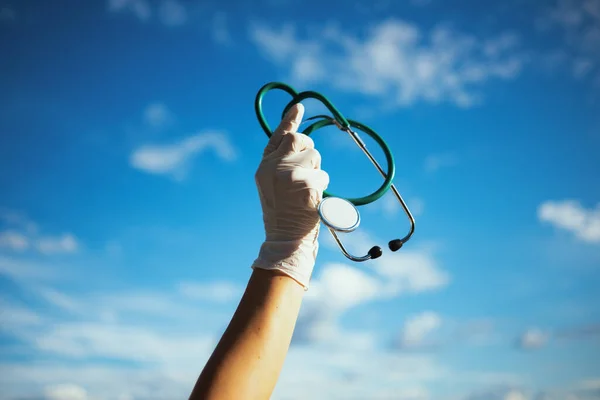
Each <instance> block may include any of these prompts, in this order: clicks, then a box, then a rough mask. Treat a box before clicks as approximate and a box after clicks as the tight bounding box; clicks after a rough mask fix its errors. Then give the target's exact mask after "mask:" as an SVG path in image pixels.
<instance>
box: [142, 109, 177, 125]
mask: <svg viewBox="0 0 600 400" xmlns="http://www.w3.org/2000/svg"><path fill="white" fill-rule="evenodd" d="M171 119H172V115H171V112H170V111H169V109H168V108H167V106H166V105H165V104H163V103H152V104H150V105H148V106H147V107H146V109H145V110H144V122H145V123H146V124H148V125H150V126H152V127H155V128H160V127H162V126H164V125H165V124H167V123H168V122H169V121H170V120H171Z"/></svg>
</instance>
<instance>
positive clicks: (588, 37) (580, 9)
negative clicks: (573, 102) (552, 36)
mask: <svg viewBox="0 0 600 400" xmlns="http://www.w3.org/2000/svg"><path fill="white" fill-rule="evenodd" d="M537 26H538V28H539V29H540V30H541V31H542V32H554V31H558V32H560V33H561V34H562V36H563V49H565V50H566V51H564V52H563V53H564V54H565V57H566V58H567V60H568V62H569V64H570V69H571V71H572V74H573V75H574V76H575V77H576V78H579V79H582V78H584V77H590V76H592V77H594V76H595V77H596V79H598V78H600V0H556V1H553V2H552V3H551V5H550V6H549V7H548V8H547V9H546V10H545V12H543V13H541V15H540V17H539V18H538V21H537ZM567 54H568V55H567ZM598 82H600V81H598Z"/></svg>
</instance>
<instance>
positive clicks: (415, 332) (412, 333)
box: [399, 311, 442, 348]
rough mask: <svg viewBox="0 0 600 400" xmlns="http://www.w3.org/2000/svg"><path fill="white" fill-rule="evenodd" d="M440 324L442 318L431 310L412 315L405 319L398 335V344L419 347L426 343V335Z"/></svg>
mask: <svg viewBox="0 0 600 400" xmlns="http://www.w3.org/2000/svg"><path fill="white" fill-rule="evenodd" d="M441 325H442V318H441V317H440V316H439V315H438V314H437V313H434V312H432V311H426V312H423V313H421V314H417V315H413V316H411V317H409V318H408V319H407V320H406V323H405V324H404V329H403V330H402V334H401V337H400V343H399V344H400V346H401V347H406V348H414V347H419V346H422V345H424V344H426V340H427V337H428V335H429V334H430V333H431V332H433V331H435V330H436V329H438V328H439V327H440V326H441Z"/></svg>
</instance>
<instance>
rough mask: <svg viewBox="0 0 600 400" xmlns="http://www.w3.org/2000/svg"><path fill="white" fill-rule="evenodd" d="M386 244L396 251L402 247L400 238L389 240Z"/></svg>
mask: <svg viewBox="0 0 600 400" xmlns="http://www.w3.org/2000/svg"><path fill="white" fill-rule="evenodd" d="M388 246H389V247H390V250H391V251H398V250H400V248H401V247H402V241H401V240H400V239H394V240H391V241H390V242H389V243H388Z"/></svg>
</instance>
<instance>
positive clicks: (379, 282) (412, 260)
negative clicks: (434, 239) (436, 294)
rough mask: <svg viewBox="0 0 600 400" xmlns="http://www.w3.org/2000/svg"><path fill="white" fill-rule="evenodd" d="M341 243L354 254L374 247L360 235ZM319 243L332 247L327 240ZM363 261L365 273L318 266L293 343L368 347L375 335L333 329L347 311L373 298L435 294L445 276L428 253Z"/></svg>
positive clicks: (338, 266)
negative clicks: (429, 292) (318, 271)
mask: <svg viewBox="0 0 600 400" xmlns="http://www.w3.org/2000/svg"><path fill="white" fill-rule="evenodd" d="M329 236H330V235H327V236H326V237H328V238H329ZM342 240H343V242H344V244H345V245H346V247H347V248H348V249H349V250H350V251H351V252H356V253H357V254H358V253H360V254H362V253H364V252H366V250H368V248H370V247H371V246H372V245H373V244H374V243H380V242H378V241H377V240H375V239H373V238H372V237H370V236H369V235H368V234H366V233H365V232H364V231H356V232H353V233H352V234H349V235H345V236H344V238H342ZM325 244H326V245H327V246H328V247H331V248H336V249H337V246H336V245H335V242H334V241H333V239H331V238H329V240H328V241H327V242H325ZM357 249H358V250H357ZM369 263H370V264H369V267H368V269H367V270H366V271H365V270H363V269H359V268H356V267H353V266H349V265H346V264H342V263H328V264H325V265H324V266H322V267H321V272H320V274H317V275H316V276H315V277H314V278H313V280H312V281H311V285H310V290H309V291H308V293H307V294H306V298H305V303H304V306H303V310H302V313H301V315H300V318H299V321H298V326H297V330H296V333H295V340H296V342H299V343H328V344H330V345H333V346H344V345H348V343H352V345H353V346H358V347H360V348H369V347H373V346H374V343H376V339H377V337H376V335H374V334H373V333H372V332H361V331H348V330H346V329H343V328H342V327H341V326H340V325H339V320H340V318H341V317H342V316H343V315H344V314H345V313H346V312H347V311H349V310H350V309H352V308H354V307H356V306H359V305H364V304H367V303H369V302H372V301H375V300H377V301H381V300H389V299H393V298H395V297H397V296H400V295H406V294H415V293H422V292H427V291H433V290H437V289H439V288H442V287H444V286H446V285H447V284H448V283H449V276H448V274H447V273H446V272H444V271H442V270H441V269H440V268H439V267H438V266H437V263H436V261H435V260H434V258H433V255H432V253H431V250H429V249H418V250H410V249H408V248H407V249H403V251H400V252H398V253H389V252H387V253H386V254H385V255H384V256H382V257H380V258H378V259H376V260H371V261H370V262H369Z"/></svg>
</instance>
